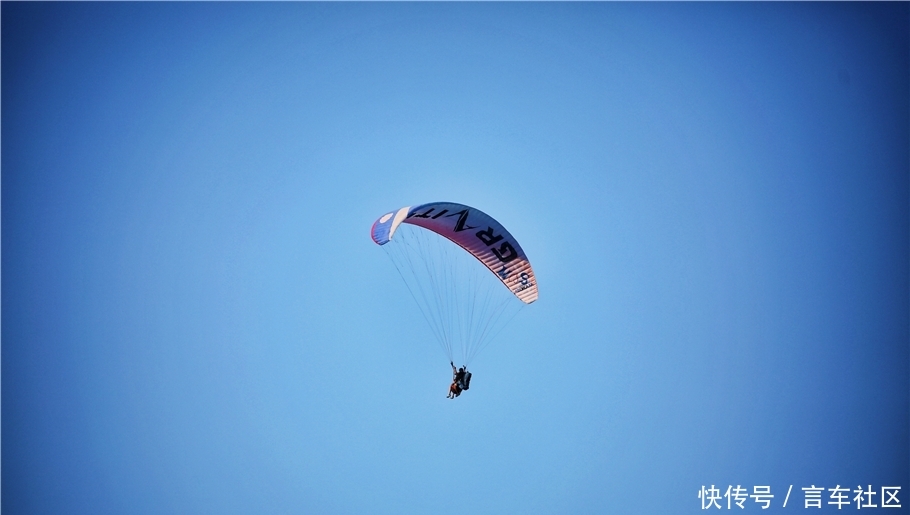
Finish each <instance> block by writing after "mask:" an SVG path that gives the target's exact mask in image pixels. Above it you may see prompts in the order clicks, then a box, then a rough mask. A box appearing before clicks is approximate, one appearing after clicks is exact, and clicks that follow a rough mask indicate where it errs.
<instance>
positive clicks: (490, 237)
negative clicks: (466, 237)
mask: <svg viewBox="0 0 910 515" xmlns="http://www.w3.org/2000/svg"><path fill="white" fill-rule="evenodd" d="M477 237H478V238H480V241H482V242H483V244H484V245H486V246H487V247H489V246H490V245H492V244H494V243H496V242H497V241H499V240H501V239H502V235H501V234H493V228H492V227H487V230H486V231H480V232H478V233H477Z"/></svg>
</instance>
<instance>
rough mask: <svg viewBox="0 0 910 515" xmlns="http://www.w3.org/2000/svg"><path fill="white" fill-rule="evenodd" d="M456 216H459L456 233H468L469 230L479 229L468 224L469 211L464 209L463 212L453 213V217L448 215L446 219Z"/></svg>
mask: <svg viewBox="0 0 910 515" xmlns="http://www.w3.org/2000/svg"><path fill="white" fill-rule="evenodd" d="M455 215H458V221H457V222H455V232H461V231H466V230H468V229H476V228H477V227H476V226H473V225H467V224H466V222H467V221H468V210H467V209H462V210H461V211H459V212H457V213H452V214H451V215H446V218H449V217H450V216H455Z"/></svg>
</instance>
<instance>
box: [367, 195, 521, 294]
mask: <svg viewBox="0 0 910 515" xmlns="http://www.w3.org/2000/svg"><path fill="white" fill-rule="evenodd" d="M403 223H405V224H411V225H416V226H419V227H423V228H424V229H428V230H430V231H433V232H434V233H436V234H438V235H440V236H442V237H443V238H446V239H448V240H449V241H451V242H453V243H455V244H457V245H458V246H460V247H461V248H463V249H464V250H465V251H467V252H468V253H469V254H471V255H472V256H474V257H475V258H477V260H478V261H480V262H481V263H483V265H484V266H485V267H487V269H488V270H490V272H492V273H493V274H495V275H496V276H497V277H498V278H499V280H500V281H501V282H502V284H503V285H505V287H506V288H508V289H509V291H511V292H512V293H513V294H514V295H515V296H516V297H518V298H519V299H520V300H521V301H522V302H524V303H525V304H530V303H532V302H534V301H535V300H537V297H538V293H537V281H536V280H535V278H534V272H533V271H532V270H531V263H530V261H528V258H527V256H526V255H525V253H524V251H523V250H522V248H521V246H520V245H519V244H518V241H517V240H516V239H515V238H514V237H513V236H512V235H511V234H510V233H509V231H507V230H506V228H505V227H503V226H502V224H500V223H499V222H497V221H496V220H495V219H493V217H491V216H490V215H488V214H486V213H484V212H483V211H481V210H479V209H475V208H472V207H468V206H465V205H462V204H455V203H453V202H432V203H429V204H422V205H419V206H416V207H410V206H406V207H403V208H401V209H399V210H397V211H392V212H389V213H386V214H384V215H382V216H381V217H379V219H378V220H376V222H375V223H373V228H372V229H371V231H370V235H371V236H372V238H373V241H375V242H376V243H377V244H379V245H385V244H386V243H388V242H389V241H391V239H392V237H393V236H394V234H395V232H396V230H397V229H398V227H399V226H400V225H401V224H403Z"/></svg>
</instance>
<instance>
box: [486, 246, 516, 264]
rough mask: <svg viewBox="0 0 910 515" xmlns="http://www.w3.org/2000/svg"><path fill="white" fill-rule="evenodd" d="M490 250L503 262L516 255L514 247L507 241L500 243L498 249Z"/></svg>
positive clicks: (510, 259)
mask: <svg viewBox="0 0 910 515" xmlns="http://www.w3.org/2000/svg"><path fill="white" fill-rule="evenodd" d="M492 250H493V254H496V257H498V258H499V260H500V261H502V262H503V263H508V262H509V261H512V260H513V259H515V258H517V257H518V252H515V248H514V247H512V244H511V243H509V242H505V243H503V244H502V245H500V246H499V248H498V249H492Z"/></svg>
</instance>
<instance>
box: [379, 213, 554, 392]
mask: <svg viewBox="0 0 910 515" xmlns="http://www.w3.org/2000/svg"><path fill="white" fill-rule="evenodd" d="M370 236H371V237H372V239H373V241H374V242H376V244H378V245H380V246H382V248H383V249H384V250H386V253H387V254H388V256H389V258H390V259H391V260H392V263H393V264H394V266H395V268H396V270H397V271H398V273H399V275H400V276H401V278H402V279H403V280H404V282H405V285H406V286H407V289H408V291H409V292H410V293H411V296H412V297H413V298H414V300H415V301H416V304H417V307H418V309H419V310H420V312H421V314H422V315H423V317H424V318H425V319H426V320H427V322H428V324H429V325H430V328H431V330H432V331H433V334H434V336H435V338H436V340H437V342H438V343H439V345H440V347H441V348H442V350H443V351H444V352H445V353H446V356H447V357H448V358H449V364H450V365H451V366H452V373H453V381H452V385H451V386H450V387H449V395H448V398H455V397H458V396H459V395H460V394H461V392H462V391H465V390H468V388H469V387H470V380H471V373H470V372H468V371H467V366H468V364H469V363H470V361H471V360H472V359H473V358H474V357H475V356H476V355H477V354H479V353H480V352H481V351H482V350H483V349H484V348H485V347H486V346H487V345H489V344H490V342H491V341H493V339H494V338H495V337H496V336H497V334H499V333H500V332H501V331H502V330H503V328H504V327H505V326H506V325H508V323H509V322H510V321H511V320H512V319H513V318H514V316H515V315H516V314H517V313H518V311H520V310H521V308H522V307H523V306H525V305H527V304H530V303H532V302H534V301H535V300H537V298H538V290H537V281H536V278H535V277H534V272H533V270H532V269H531V263H530V261H529V260H528V257H527V255H526V254H525V253H524V250H522V248H521V246H520V245H519V244H518V241H517V240H516V239H515V238H514V237H513V236H512V235H511V234H510V233H509V232H508V231H507V230H506V229H505V227H503V226H502V224H500V223H499V222H498V221H496V220H495V219H494V218H493V217H491V216H489V215H487V214H486V213H484V212H482V211H480V210H479V209H475V208H472V207H469V206H465V205H462V204H456V203H452V202H433V203H429V204H422V205H419V206H414V207H411V206H406V207H403V208H401V209H398V210H395V211H391V212H388V213H386V214H384V215H382V216H381V217H379V219H377V220H376V222H375V223H373V227H372V228H371V230H370ZM456 356H458V357H459V358H460V361H461V363H463V366H462V367H461V368H460V369H458V370H457V369H456V368H455V364H454V361H455V357H456Z"/></svg>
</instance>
